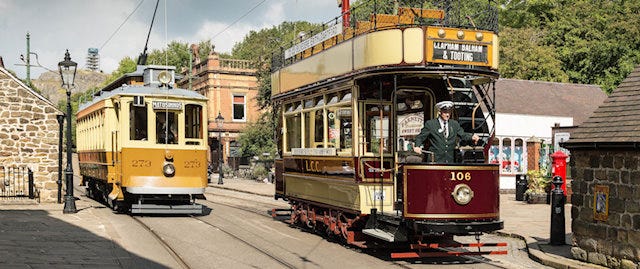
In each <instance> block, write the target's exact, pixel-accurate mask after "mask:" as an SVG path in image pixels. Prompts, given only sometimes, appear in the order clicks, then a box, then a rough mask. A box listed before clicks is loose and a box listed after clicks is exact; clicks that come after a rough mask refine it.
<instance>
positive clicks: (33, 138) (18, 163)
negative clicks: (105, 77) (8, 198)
mask: <svg viewBox="0 0 640 269" xmlns="http://www.w3.org/2000/svg"><path fill="white" fill-rule="evenodd" d="M58 115H63V112H62V111H60V110H59V109H57V108H56V106H55V105H54V104H53V103H52V102H51V101H49V100H47V99H46V98H44V97H43V96H42V95H40V94H39V93H37V92H35V91H33V90H32V89H31V88H29V87H28V86H26V85H25V84H24V83H22V82H21V81H20V80H19V79H17V78H16V77H15V76H13V75H12V74H11V73H9V72H8V71H7V70H6V69H4V67H2V66H0V166H2V168H3V169H2V173H5V172H6V171H7V170H6V169H5V168H9V167H28V168H29V169H30V170H31V171H32V172H33V175H34V183H35V184H34V185H35V188H36V190H37V191H38V192H39V193H40V200H41V201H43V202H55V201H56V200H57V195H58V184H57V181H58V149H59V148H58V145H59V144H58V143H59V142H58V139H59V135H58V133H59V130H60V129H59V128H60V125H59V124H58V120H57V116H58ZM3 183H4V184H2V185H3V186H2V187H3V188H2V189H3V190H4V189H5V187H9V186H7V185H6V184H7V182H6V178H5V182H3ZM14 187H15V186H14Z"/></svg>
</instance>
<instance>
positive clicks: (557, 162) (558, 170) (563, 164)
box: [551, 150, 569, 196]
mask: <svg viewBox="0 0 640 269" xmlns="http://www.w3.org/2000/svg"><path fill="white" fill-rule="evenodd" d="M567 157H569V155H567V154H565V153H564V152H562V151H559V150H558V151H556V152H554V153H553V154H551V158H552V159H553V164H552V166H551V173H552V174H553V175H554V176H560V177H561V178H562V191H563V192H564V196H567ZM552 189H553V186H552Z"/></svg>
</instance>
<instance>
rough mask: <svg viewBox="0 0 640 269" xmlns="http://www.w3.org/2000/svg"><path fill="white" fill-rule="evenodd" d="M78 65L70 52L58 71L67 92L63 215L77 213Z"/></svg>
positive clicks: (65, 56)
mask: <svg viewBox="0 0 640 269" xmlns="http://www.w3.org/2000/svg"><path fill="white" fill-rule="evenodd" d="M77 67H78V64H77V63H76V62H74V61H71V56H70V55H69V50H68V49H67V52H65V54H64V61H62V62H59V63H58V70H59V71H60V77H61V78H62V87H64V88H66V90H67V168H66V169H65V175H66V185H67V193H66V194H65V196H64V209H63V211H62V212H63V213H65V214H68V213H76V212H78V210H77V209H76V198H75V197H73V161H72V157H71V150H72V147H73V146H72V143H71V86H73V80H74V79H75V77H76V68H77Z"/></svg>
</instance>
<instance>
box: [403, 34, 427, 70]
mask: <svg viewBox="0 0 640 269" xmlns="http://www.w3.org/2000/svg"><path fill="white" fill-rule="evenodd" d="M403 34H404V42H403V44H402V45H403V47H404V62H405V63H408V64H417V63H421V62H422V61H423V60H424V31H423V30H422V28H409V29H405V30H404V33H403Z"/></svg>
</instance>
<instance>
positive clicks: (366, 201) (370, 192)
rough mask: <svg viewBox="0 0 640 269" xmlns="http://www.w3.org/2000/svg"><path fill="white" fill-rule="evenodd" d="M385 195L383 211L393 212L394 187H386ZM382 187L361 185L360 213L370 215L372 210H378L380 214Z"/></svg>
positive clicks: (384, 188) (384, 189)
mask: <svg viewBox="0 0 640 269" xmlns="http://www.w3.org/2000/svg"><path fill="white" fill-rule="evenodd" d="M382 190H383V192H382V193H384V195H383V198H384V199H383V200H382V201H383V203H382V207H383V208H382V210H383V211H384V212H387V213H392V212H393V203H392V201H393V199H394V197H393V194H394V192H393V185H385V186H384V187H383V188H382ZM380 194H381V192H380V185H375V186H374V185H360V199H361V201H360V205H361V206H360V212H362V213H370V212H371V208H374V207H376V208H378V212H380V209H381V208H380V201H381V200H380Z"/></svg>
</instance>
